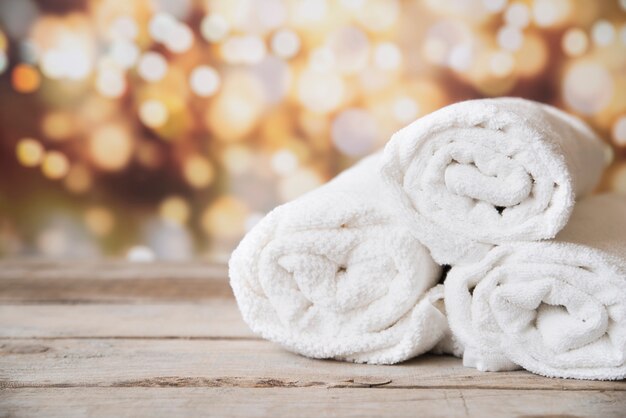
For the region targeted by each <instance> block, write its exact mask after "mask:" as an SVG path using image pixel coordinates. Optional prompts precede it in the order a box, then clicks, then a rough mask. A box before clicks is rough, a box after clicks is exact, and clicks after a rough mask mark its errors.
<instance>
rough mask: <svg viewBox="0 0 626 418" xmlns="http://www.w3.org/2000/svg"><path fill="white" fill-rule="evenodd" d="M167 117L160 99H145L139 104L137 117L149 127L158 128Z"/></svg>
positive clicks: (165, 108) (167, 114)
mask: <svg viewBox="0 0 626 418" xmlns="http://www.w3.org/2000/svg"><path fill="white" fill-rule="evenodd" d="M168 117H169V112H168V110H167V107H165V105H164V104H163V102H161V101H160V100H154V99H150V100H146V101H144V102H143V103H141V105H140V106H139V119H141V121H142V122H143V124H144V125H146V126H147V127H149V128H153V129H156V128H160V127H161V126H163V125H165V122H167V119H168Z"/></svg>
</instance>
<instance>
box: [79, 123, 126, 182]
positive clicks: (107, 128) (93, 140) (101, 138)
mask: <svg viewBox="0 0 626 418" xmlns="http://www.w3.org/2000/svg"><path fill="white" fill-rule="evenodd" d="M132 151H133V144H132V140H131V138H130V135H129V133H128V131H127V130H126V129H125V128H123V127H122V126H119V125H104V126H102V127H100V128H98V129H96V130H95V131H94V132H93V133H92V135H91V136H90V137H89V152H90V154H91V158H92V160H93V162H94V164H96V166H98V167H99V168H101V169H103V170H107V171H117V170H120V169H122V168H124V167H125V166H126V165H127V164H128V162H129V161H130V157H131V156H132Z"/></svg>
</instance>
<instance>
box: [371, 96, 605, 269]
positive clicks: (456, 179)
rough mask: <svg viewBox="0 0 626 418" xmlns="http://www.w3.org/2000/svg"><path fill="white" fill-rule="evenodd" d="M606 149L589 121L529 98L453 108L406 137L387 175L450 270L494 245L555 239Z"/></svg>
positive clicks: (392, 151) (387, 164)
mask: <svg viewBox="0 0 626 418" xmlns="http://www.w3.org/2000/svg"><path fill="white" fill-rule="evenodd" d="M605 165H606V146H605V145H604V144H602V142H601V140H600V139H599V138H598V137H597V136H596V135H595V134H594V133H593V132H592V131H591V129H590V128H589V127H587V126H586V125H585V124H584V123H583V122H582V121H580V120H578V119H576V118H575V117H573V116H570V115H568V114H566V113H564V112H562V111H560V110H558V109H556V108H554V107H551V106H548V105H544V104H540V103H535V102H531V101H528V100H524V99H516V98H500V99H484V100H471V101H466V102H461V103H456V104H453V105H451V106H447V107H445V108H443V109H440V110H438V111H436V112H434V113H431V114H429V115H427V116H425V117H423V118H421V119H418V120H417V121H415V122H413V123H412V124H410V125H409V126H407V127H406V128H404V129H402V130H400V131H398V132H397V133H396V134H394V136H393V137H392V138H391V140H390V142H389V143H388V144H387V146H386V147H385V151H384V157H383V164H382V175H383V177H384V178H385V180H386V182H387V183H388V184H389V185H390V186H391V187H390V188H389V189H390V191H391V193H392V195H393V196H394V197H395V199H396V200H397V205H398V207H399V208H400V213H401V214H402V215H403V216H404V217H405V218H407V219H408V220H409V221H410V225H411V226H410V228H411V230H412V231H413V233H415V234H416V236H417V237H418V238H419V240H420V241H421V242H422V243H423V244H424V245H426V246H427V247H428V248H429V249H430V251H431V254H432V256H433V258H434V259H435V260H436V261H437V262H438V263H440V264H460V263H465V262H473V261H477V260H479V259H480V258H482V256H484V254H485V253H486V252H487V251H488V250H490V249H491V248H492V247H493V246H494V245H497V244H505V243H507V242H511V241H535V240H539V239H547V238H553V237H554V236H555V235H556V234H557V233H558V232H559V230H561V228H563V226H564V225H565V224H566V222H567V220H568V218H569V216H570V214H571V210H572V207H573V204H574V200H575V198H577V197H581V196H584V195H585V194H587V193H589V192H591V191H592V190H593V189H594V187H595V186H596V184H597V182H598V180H599V178H600V175H601V173H602V170H603V168H604V167H605Z"/></svg>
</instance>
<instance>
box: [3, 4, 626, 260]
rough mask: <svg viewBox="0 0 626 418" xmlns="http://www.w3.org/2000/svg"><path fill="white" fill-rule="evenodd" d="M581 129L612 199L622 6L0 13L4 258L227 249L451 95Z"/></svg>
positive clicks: (107, 8) (622, 90)
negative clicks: (609, 160) (595, 142)
mask: <svg viewBox="0 0 626 418" xmlns="http://www.w3.org/2000/svg"><path fill="white" fill-rule="evenodd" d="M501 95H513V96H522V97H527V98H532V99H535V100H540V101H543V102H547V103H552V104H554V105H556V106H559V107H561V108H564V109H566V110H568V111H570V112H572V113H575V114H578V115H579V116H581V117H583V118H585V119H586V120H587V121H588V122H589V123H590V124H592V125H593V127H594V128H595V129H596V130H597V131H598V132H599V133H600V134H601V135H602V137H603V138H604V139H605V140H606V141H607V142H610V143H611V144H612V145H613V148H614V151H615V155H616V158H615V163H614V164H613V166H612V168H611V170H610V171H609V173H608V174H607V176H606V178H605V180H604V183H603V186H602V188H603V189H605V190H606V189H613V190H620V191H622V192H626V160H625V156H626V153H625V152H624V149H626V1H623V0H621V1H618V0H606V1H586V0H534V1H507V0H426V1H389V0H379V1H376V0H341V1H339V0H337V1H322V0H303V1H281V0H236V1H235V0H206V1H200V0H185V1H182V0H179V1H176V2H174V1H166V0H152V1H150V0H135V1H117V0H92V1H87V0H84V1H78V0H73V1H68V0H64V1H52V0H49V1H45V0H40V1H33V0H2V1H1V2H0V255H1V256H3V257H15V256H26V255H38V256H47V257H70V258H87V257H89V258H94V257H102V256H124V257H129V258H131V259H150V258H153V257H156V258H160V259H179V260H180V259H188V258H192V257H198V256H200V257H212V258H223V257H224V256H225V255H226V254H228V251H229V250H230V249H231V248H232V246H233V245H234V244H235V243H236V242H237V240H238V239H239V238H240V237H241V235H242V234H243V233H244V232H245V230H246V229H247V228H249V227H250V226H251V225H253V224H254V222H255V221H256V220H258V219H259V217H260V216H262V215H263V214H264V213H266V212H267V211H268V210H269V209H271V208H272V207H273V206H275V205H276V204H279V203H281V202H284V201H287V200H290V199H292V198H294V197H296V196H298V195H299V194H301V193H303V192H305V191H306V190H309V189H311V188H313V187H316V186H317V185H319V184H321V183H323V182H324V181H326V180H328V179H329V178H331V177H332V176H333V175H334V174H335V173H337V172H338V171H340V170H341V169H343V168H345V167H347V166H349V165H350V164H351V163H352V162H354V161H355V160H356V159H358V158H359V157H361V156H362V155H364V154H367V153H369V152H371V151H373V150H375V149H376V148H378V147H380V146H382V145H383V144H384V143H385V141H386V140H387V139H388V137H389V135H390V134H391V133H392V132H394V131H395V130H396V129H398V128H400V127H401V126H403V125H405V124H407V123H408V122H410V121H412V120H413V119H414V118H416V117H419V116H420V115H423V114H425V113H427V112H430V111H432V110H434V109H437V108H439V107H441V106H444V105H446V104H448V103H451V102H454V101H458V100H463V99H468V98H475V97H485V96H501Z"/></svg>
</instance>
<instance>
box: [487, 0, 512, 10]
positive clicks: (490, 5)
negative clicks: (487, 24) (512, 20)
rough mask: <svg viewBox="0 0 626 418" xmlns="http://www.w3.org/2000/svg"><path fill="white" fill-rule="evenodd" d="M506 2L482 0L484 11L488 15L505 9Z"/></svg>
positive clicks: (505, 0)
mask: <svg viewBox="0 0 626 418" xmlns="http://www.w3.org/2000/svg"><path fill="white" fill-rule="evenodd" d="M507 3H508V0H483V6H485V10H487V11H488V12H490V13H499V12H501V11H502V10H504V8H505V7H506V4H507Z"/></svg>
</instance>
